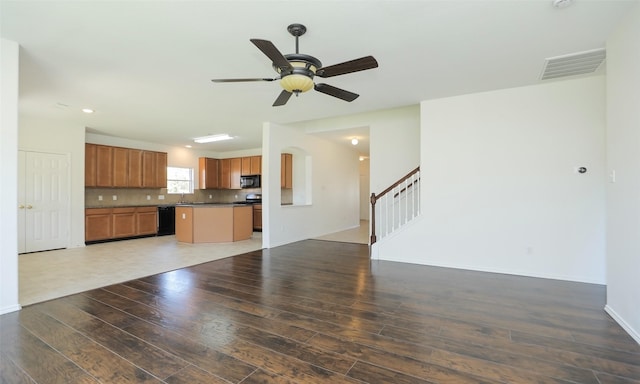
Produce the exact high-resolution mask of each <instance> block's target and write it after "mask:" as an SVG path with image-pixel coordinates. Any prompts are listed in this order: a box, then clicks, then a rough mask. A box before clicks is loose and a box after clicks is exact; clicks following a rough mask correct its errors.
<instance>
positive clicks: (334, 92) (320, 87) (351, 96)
mask: <svg viewBox="0 0 640 384" xmlns="http://www.w3.org/2000/svg"><path fill="white" fill-rule="evenodd" d="M314 89H315V90H316V91H318V92H322V93H325V94H327V95H329V96H333V97H337V98H338V99H342V100H344V101H349V102H351V101H353V100H355V99H357V98H358V96H360V95H358V94H357V93H353V92H349V91H345V90H344V89H340V88H336V87H334V86H332V85H329V84H322V83H320V84H316V85H315V87H314Z"/></svg>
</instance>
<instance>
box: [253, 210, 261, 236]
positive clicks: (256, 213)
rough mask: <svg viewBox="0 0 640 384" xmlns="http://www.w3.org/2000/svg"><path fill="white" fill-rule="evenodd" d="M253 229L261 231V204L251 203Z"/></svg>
mask: <svg viewBox="0 0 640 384" xmlns="http://www.w3.org/2000/svg"><path fill="white" fill-rule="evenodd" d="M253 230H254V231H262V204H253Z"/></svg>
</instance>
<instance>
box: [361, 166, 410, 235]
mask: <svg viewBox="0 0 640 384" xmlns="http://www.w3.org/2000/svg"><path fill="white" fill-rule="evenodd" d="M378 202H380V204H377V203H378ZM419 213H420V167H417V168H416V169H414V170H413V171H411V172H409V173H408V174H406V175H405V176H404V177H402V178H401V179H400V180H398V181H396V182H395V183H393V184H392V185H391V186H390V187H389V188H387V189H385V190H384V191H382V192H380V193H379V194H377V195H376V194H375V193H372V194H371V238H370V243H371V244H374V243H375V242H376V241H377V240H378V236H377V234H378V235H380V237H384V236H387V235H389V234H390V233H391V232H393V231H395V230H397V229H398V228H400V227H401V226H403V225H405V224H406V223H408V222H409V221H411V220H413V219H414V218H415V217H416V216H418V214H419ZM376 217H377V218H378V219H379V221H380V225H379V230H378V231H377V232H376ZM376 233H377V234H376Z"/></svg>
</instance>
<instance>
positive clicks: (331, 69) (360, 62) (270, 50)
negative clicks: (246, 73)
mask: <svg viewBox="0 0 640 384" xmlns="http://www.w3.org/2000/svg"><path fill="white" fill-rule="evenodd" d="M287 31H289V33H290V34H291V35H293V36H294V37H295V38H296V53H292V54H288V55H283V54H282V53H280V51H279V50H278V48H276V46H275V45H273V43H272V42H270V41H268V40H261V39H250V41H251V42H252V43H253V44H254V45H255V46H256V47H258V49H259V50H261V51H262V53H264V54H265V55H266V56H267V57H268V58H269V59H271V62H272V65H273V69H274V70H275V71H276V72H277V73H278V75H279V76H278V77H276V78H273V79H271V78H247V79H213V80H211V81H213V82H214V83H237V82H247V81H274V80H280V85H281V86H282V88H283V90H282V92H280V95H279V96H278V98H276V101H275V102H274V103H273V106H274V107H277V106H281V105H285V104H286V103H287V101H289V98H290V97H291V95H293V94H294V93H295V95H296V96H298V95H299V94H300V93H301V92H306V91H308V90H310V89H311V88H313V89H315V90H316V91H318V92H322V93H324V94H327V95H329V96H333V97H337V98H339V99H342V100H345V101H353V100H355V99H356V98H358V96H359V95H358V94H356V93H353V92H349V91H345V90H344V89H340V88H337V87H334V86H332V85H329V84H323V83H318V84H315V83H314V82H313V78H314V77H315V76H318V77H322V78H326V77H333V76H338V75H344V74H347V73H352V72H358V71H364V70H367V69H373V68H377V67H378V62H377V61H376V59H374V58H373V56H365V57H361V58H359V59H355V60H350V61H345V62H343V63H340V64H335V65H330V66H328V67H323V66H322V62H320V60H318V59H316V58H315V57H313V56H310V55H305V54H301V53H299V51H298V38H299V37H300V36H302V35H304V34H305V32H307V28H306V27H305V26H304V25H302V24H291V25H289V26H288V27H287Z"/></svg>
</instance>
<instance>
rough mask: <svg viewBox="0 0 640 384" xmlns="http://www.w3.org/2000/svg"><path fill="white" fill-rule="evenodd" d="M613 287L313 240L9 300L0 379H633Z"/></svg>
mask: <svg viewBox="0 0 640 384" xmlns="http://www.w3.org/2000/svg"><path fill="white" fill-rule="evenodd" d="M604 304H605V287H603V286H599V285H591V284H579V283H571V282H563V281H555V280H544V279H535V278H526V277H516V276H509V275H500V274H490V273H481V272H471V271H463V270H454V269H446V268H435V267H426V266H418V265H412V264H401V263H392V262H377V261H373V262H372V261H370V260H369V254H368V247H367V246H366V245H359V244H347V243H337V242H328V241H318V240H307V241H303V242H298V243H294V244H290V245H286V246H282V247H277V248H274V249H271V250H264V251H256V252H252V253H248V254H243V255H239V256H235V257H230V258H226V259H222V260H218V261H214V262H210V263H206V264H202V265H198V266H195V267H190V268H184V269H180V270H176V271H173V272H167V273H163V274H159V275H155V276H149V277H146V278H142V279H138V280H134V281H130V282H127V283H123V284H117V285H113V286H109V287H105V288H103V289H96V290H92V291H88V292H84V293H82V294H77V295H73V296H69V297H65V298H61V299H56V300H52V301H49V302H45V303H40V304H35V305H32V306H29V307H26V308H24V309H23V310H21V311H18V312H14V313H10V314H6V315H3V316H0V337H1V358H2V360H1V362H0V381H1V382H2V383H12V384H13V383H47V384H48V383H141V382H156V383H214V384H215V383H245V384H247V383H394V384H395V383H399V384H402V383H589V384H591V383H593V384H614V383H615V384H622V383H640V346H639V345H638V344H637V343H636V342H635V341H634V340H633V339H632V338H631V337H630V336H629V335H627V334H626V333H625V332H624V331H623V330H622V329H621V328H620V327H619V326H618V325H617V324H616V323H615V322H614V321H613V320H612V319H610V318H609V317H608V316H607V314H606V313H605V312H604V310H603V307H604Z"/></svg>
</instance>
